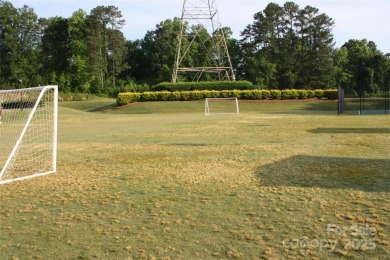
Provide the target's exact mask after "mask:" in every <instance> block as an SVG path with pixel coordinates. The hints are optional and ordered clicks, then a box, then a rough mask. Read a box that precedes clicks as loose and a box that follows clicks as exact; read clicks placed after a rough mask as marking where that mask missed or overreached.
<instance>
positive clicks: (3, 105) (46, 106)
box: [0, 86, 58, 184]
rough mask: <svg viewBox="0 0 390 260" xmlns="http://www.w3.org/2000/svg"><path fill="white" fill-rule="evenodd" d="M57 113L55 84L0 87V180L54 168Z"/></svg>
mask: <svg viewBox="0 0 390 260" xmlns="http://www.w3.org/2000/svg"><path fill="white" fill-rule="evenodd" d="M57 114H58V86H45V87H36V88H28V89H18V90H1V91H0V135H1V136H0V138H1V142H0V148H1V149H0V167H1V168H0V170H1V171H0V184H4V183H10V182H13V181H18V180H25V179H29V178H33V177H37V176H42V175H47V174H50V173H54V172H56V161H57V121H58V119H57ZM4 158H6V159H5V160H4ZM44 160H46V161H44ZM42 161H43V162H42Z"/></svg>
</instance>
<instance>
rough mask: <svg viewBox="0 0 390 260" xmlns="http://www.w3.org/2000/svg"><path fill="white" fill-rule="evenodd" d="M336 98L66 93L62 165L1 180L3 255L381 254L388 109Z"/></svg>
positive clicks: (388, 250) (389, 232)
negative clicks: (219, 105) (225, 105)
mask: <svg viewBox="0 0 390 260" xmlns="http://www.w3.org/2000/svg"><path fill="white" fill-rule="evenodd" d="M336 106H337V104H336V103H334V102H322V101H320V102H318V101H309V102H240V111H241V113H240V115H211V116H204V103H203V102H156V103H143V104H134V105H130V106H127V107H122V108H120V109H114V107H115V105H114V100H110V99H98V100H93V101H87V102H69V103H68V102H62V103H60V110H59V113H60V114H59V144H58V172H57V173H56V174H52V175H49V176H45V177H40V178H35V179H32V180H27V181H22V182H15V183H12V184H7V185H2V186H0V192H1V195H0V205H1V206H0V207H1V211H0V259H31V258H33V259H294V258H296V259H308V258H310V259H332V258H345V257H349V258H351V259H385V258H386V257H388V255H390V224H389V216H390V207H389V205H390V196H389V195H390V177H389V169H390V156H389V155H390V150H389V147H390V128H389V127H390V118H389V117H388V116H384V115H372V116H357V115H342V116H337V115H336ZM367 231H368V232H367Z"/></svg>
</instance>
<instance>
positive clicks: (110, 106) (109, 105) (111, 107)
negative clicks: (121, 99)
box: [87, 103, 116, 113]
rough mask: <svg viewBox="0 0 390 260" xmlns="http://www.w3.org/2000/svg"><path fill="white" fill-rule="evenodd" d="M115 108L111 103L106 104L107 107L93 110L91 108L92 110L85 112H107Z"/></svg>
mask: <svg viewBox="0 0 390 260" xmlns="http://www.w3.org/2000/svg"><path fill="white" fill-rule="evenodd" d="M115 108H116V104H115V103H113V104H108V105H105V106H101V107H95V108H92V109H89V110H88V111H87V112H92V113H94V112H104V111H107V110H112V109H115Z"/></svg>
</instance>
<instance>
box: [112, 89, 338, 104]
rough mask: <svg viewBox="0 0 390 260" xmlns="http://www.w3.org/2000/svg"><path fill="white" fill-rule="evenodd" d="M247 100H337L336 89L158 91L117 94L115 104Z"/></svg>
mask: <svg viewBox="0 0 390 260" xmlns="http://www.w3.org/2000/svg"><path fill="white" fill-rule="evenodd" d="M231 97H237V98H239V99H247V100H261V99H298V98H299V99H306V98H318V99H323V98H327V99H331V100H333V99H337V98H338V94H337V90H336V89H330V90H322V89H317V90H296V89H290V90H282V91H280V90H256V89H255V90H222V91H217V90H202V91H200V90H194V91H174V92H170V91H158V92H143V93H133V92H126V93H119V94H118V97H117V104H118V105H119V106H121V105H126V104H129V103H133V102H139V101H179V100H181V101H194V100H202V99H205V98H231Z"/></svg>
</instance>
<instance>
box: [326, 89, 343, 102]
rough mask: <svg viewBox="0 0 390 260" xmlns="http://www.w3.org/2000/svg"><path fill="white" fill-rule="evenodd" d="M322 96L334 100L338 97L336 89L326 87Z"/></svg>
mask: <svg viewBox="0 0 390 260" xmlns="http://www.w3.org/2000/svg"><path fill="white" fill-rule="evenodd" d="M323 97H324V98H326V99H329V100H336V99H338V98H339V95H338V91H337V90H335V89H326V90H324V95H323Z"/></svg>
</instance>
